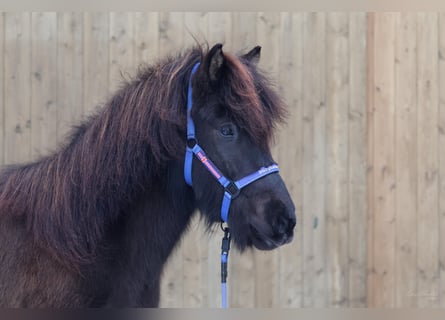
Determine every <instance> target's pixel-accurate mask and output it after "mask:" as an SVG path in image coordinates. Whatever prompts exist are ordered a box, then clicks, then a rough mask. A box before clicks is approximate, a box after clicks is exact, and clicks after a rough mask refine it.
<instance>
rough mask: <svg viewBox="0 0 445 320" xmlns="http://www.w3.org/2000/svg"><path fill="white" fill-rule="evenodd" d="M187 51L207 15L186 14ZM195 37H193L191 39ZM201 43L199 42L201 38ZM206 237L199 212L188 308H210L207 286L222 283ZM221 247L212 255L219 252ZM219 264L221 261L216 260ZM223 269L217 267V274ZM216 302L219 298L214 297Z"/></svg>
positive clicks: (187, 269)
mask: <svg viewBox="0 0 445 320" xmlns="http://www.w3.org/2000/svg"><path fill="white" fill-rule="evenodd" d="M184 28H185V32H184V40H183V46H184V48H190V47H192V46H195V45H196V42H195V39H193V37H192V36H191V35H193V36H195V35H196V36H198V37H199V36H200V37H201V38H204V37H203V35H205V34H206V32H207V14H206V13H200V12H193V13H189V12H187V13H184ZM190 33H191V35H190ZM198 39H199V38H198ZM207 237H208V235H207V234H206V233H205V226H204V222H203V221H202V220H201V219H200V217H199V212H197V213H196V214H195V216H194V217H193V219H192V221H191V222H190V228H189V231H188V232H187V235H186V236H185V237H184V238H183V250H184V307H187V308H189V307H204V306H208V301H207V297H208V291H207V286H208V285H210V283H211V282H212V283H213V282H214V283H216V284H217V283H218V277H217V276H216V277H212V278H209V277H208V271H209V270H208V263H209V259H208V253H209V241H208V239H207ZM218 248H219V247H218V245H216V246H214V247H213V248H210V249H213V250H211V251H213V252H218ZM216 259H217V260H216V262H218V261H219V260H218V258H216ZM218 268H219V266H217V267H216V270H214V271H217V270H218ZM212 298H215V297H212Z"/></svg>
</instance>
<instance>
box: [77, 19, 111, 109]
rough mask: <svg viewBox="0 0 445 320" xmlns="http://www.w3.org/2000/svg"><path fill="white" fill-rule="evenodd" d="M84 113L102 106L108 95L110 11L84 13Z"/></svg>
mask: <svg viewBox="0 0 445 320" xmlns="http://www.w3.org/2000/svg"><path fill="white" fill-rule="evenodd" d="M83 32H84V33H83V39H84V63H83V105H84V110H83V111H84V114H89V113H91V112H93V111H94V110H97V108H100V106H101V105H103V104H104V103H105V102H106V98H107V95H108V32H109V14H108V13H102V12H101V13H92V12H87V13H84V28H83Z"/></svg>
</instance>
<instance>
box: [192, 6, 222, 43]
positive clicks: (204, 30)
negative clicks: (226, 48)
mask: <svg viewBox="0 0 445 320" xmlns="http://www.w3.org/2000/svg"><path fill="white" fill-rule="evenodd" d="M209 14H210V12H186V13H185V14H184V26H185V35H184V37H185V41H186V43H187V47H190V46H195V45H197V43H199V44H204V43H205V42H206V40H207V41H209V39H208V35H210V34H211V33H209V30H208V24H209ZM218 14H219V13H217V15H218ZM209 45H212V43H211V41H209Z"/></svg>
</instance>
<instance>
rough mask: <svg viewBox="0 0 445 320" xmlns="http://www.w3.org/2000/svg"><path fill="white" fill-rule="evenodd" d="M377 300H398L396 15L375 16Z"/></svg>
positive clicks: (377, 302) (381, 304)
mask: <svg viewBox="0 0 445 320" xmlns="http://www.w3.org/2000/svg"><path fill="white" fill-rule="evenodd" d="M374 32H375V43H374V50H375V52H374V58H375V64H374V84H375V86H374V142H375V144H374V159H373V166H374V172H373V174H374V191H373V192H374V200H373V202H374V204H373V210H374V211H373V213H372V214H373V220H374V239H373V242H374V244H373V256H374V257H373V260H374V261H373V263H374V265H373V272H374V273H375V275H374V277H373V282H374V283H373V289H374V292H373V294H374V296H373V303H374V305H375V306H376V307H390V306H393V305H394V301H395V295H394V293H395V274H394V262H395V256H394V254H395V236H396V235H395V214H394V213H395V187H396V186H395V159H394V148H395V145H394V137H395V128H394V54H395V53H394V51H395V14H392V13H377V14H376V15H375V29H374Z"/></svg>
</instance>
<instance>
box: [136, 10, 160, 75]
mask: <svg viewBox="0 0 445 320" xmlns="http://www.w3.org/2000/svg"><path fill="white" fill-rule="evenodd" d="M133 23H134V41H135V49H134V61H135V66H136V67H138V66H140V65H141V64H151V63H153V62H155V61H156V60H157V59H158V58H159V27H158V26H159V13H158V12H135V13H134V16H133Z"/></svg>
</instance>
